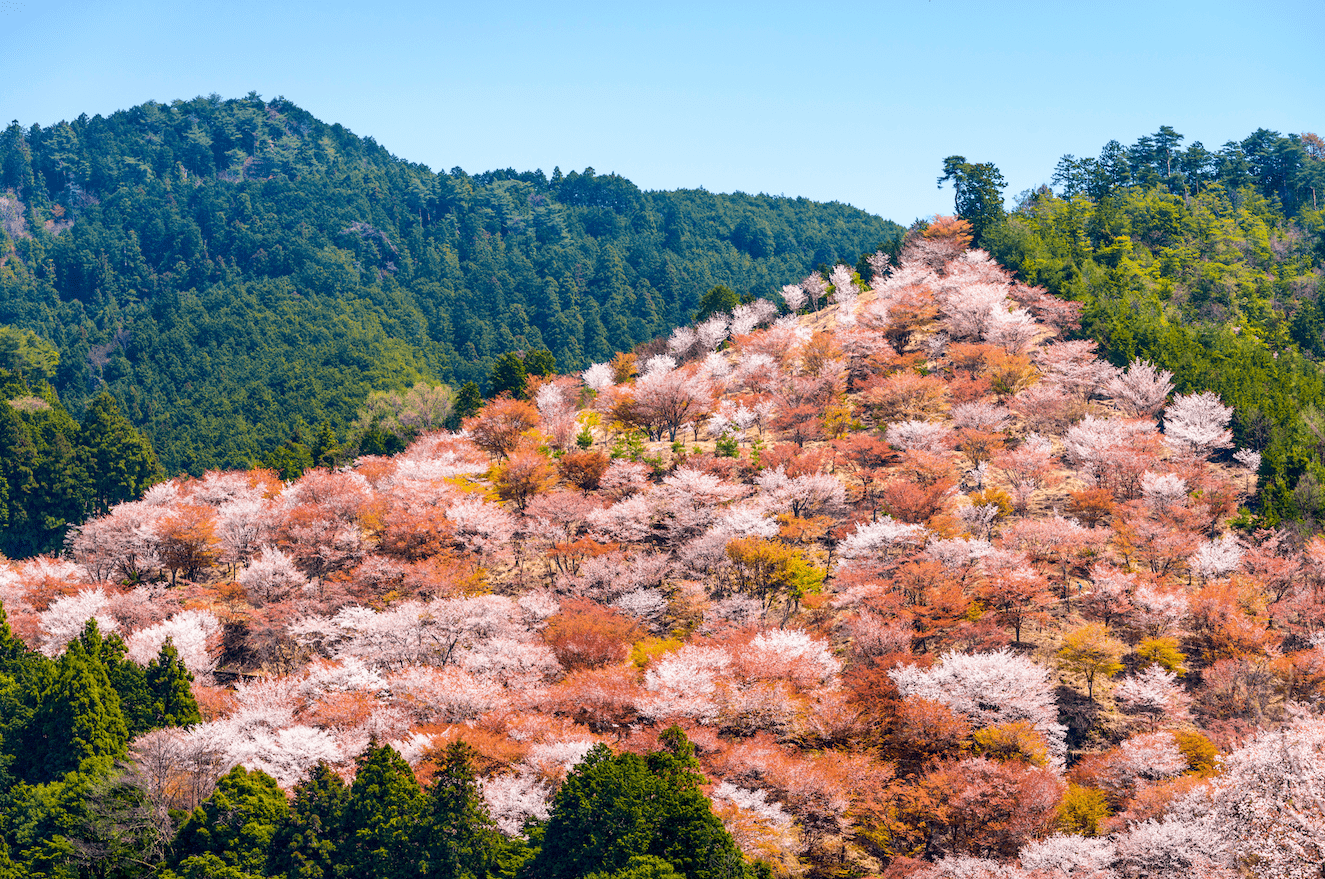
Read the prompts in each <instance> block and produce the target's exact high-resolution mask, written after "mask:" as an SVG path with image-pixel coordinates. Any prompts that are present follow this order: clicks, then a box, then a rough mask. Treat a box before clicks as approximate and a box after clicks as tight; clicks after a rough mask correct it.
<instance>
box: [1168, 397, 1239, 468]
mask: <svg viewBox="0 0 1325 879" xmlns="http://www.w3.org/2000/svg"><path fill="white" fill-rule="evenodd" d="M1232 417H1233V408H1232V407H1231V406H1225V405H1224V404H1223V403H1222V402H1221V401H1220V399H1219V395H1218V394H1216V393H1214V392H1213V391H1206V392H1204V393H1200V394H1185V395H1182V396H1178V397H1174V398H1173V402H1172V403H1171V404H1170V405H1169V407H1168V408H1167V409H1165V410H1164V438H1165V440H1167V441H1168V443H1169V445H1170V446H1172V447H1173V449H1174V450H1175V451H1177V452H1178V453H1179V454H1183V455H1190V456H1192V457H1194V458H1206V457H1209V456H1210V455H1211V454H1212V453H1213V452H1214V451H1215V450H1217V449H1226V448H1228V447H1230V446H1231V445H1233V432H1232V431H1231V430H1229V429H1228V422H1229V421H1230V420H1231V419H1232Z"/></svg>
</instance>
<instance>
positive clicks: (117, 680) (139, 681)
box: [78, 620, 156, 738]
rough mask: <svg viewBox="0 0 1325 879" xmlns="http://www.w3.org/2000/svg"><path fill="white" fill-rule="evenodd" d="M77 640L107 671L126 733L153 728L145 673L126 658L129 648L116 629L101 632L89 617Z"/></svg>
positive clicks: (133, 733) (134, 733) (95, 622)
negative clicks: (126, 728) (117, 698)
mask: <svg viewBox="0 0 1325 879" xmlns="http://www.w3.org/2000/svg"><path fill="white" fill-rule="evenodd" d="M78 640H79V643H81V644H82V645H83V650H84V651H85V652H86V653H87V655H88V656H89V657H94V658H95V659H96V660H97V661H98V662H100V663H101V667H102V668H104V669H105V670H106V678H107V679H108V680H109V681H110V685H111V687H113V688H114V690H115V694H116V695H117V696H119V699H120V712H121V713H122V714H123V715H124V722H125V724H126V725H127V726H128V729H129V736H130V737H131V738H132V737H133V736H136V735H138V734H139V733H144V732H147V731H148V730H149V729H155V728H156V727H155V726H153V725H152V697H151V693H150V692H149V690H148V686H147V675H146V674H145V672H144V669H143V667H142V666H140V665H139V664H138V663H136V662H134V661H133V660H131V659H129V658H128V656H126V654H127V653H128V647H127V646H126V645H125V643H124V639H123V638H121V637H120V636H119V634H118V633H116V632H108V633H106V634H105V635H102V634H101V629H100V627H99V626H97V621H96V620H88V621H87V623H86V624H85V625H84V626H83V631H82V633H81V634H80V635H79V636H78Z"/></svg>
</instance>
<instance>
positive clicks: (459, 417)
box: [452, 382, 483, 422]
mask: <svg viewBox="0 0 1325 879" xmlns="http://www.w3.org/2000/svg"><path fill="white" fill-rule="evenodd" d="M482 408H483V392H482V391H480V390H479V387H478V384H477V383H476V382H465V383H464V384H463V385H461V387H460V393H459V394H457V395H456V398H455V414H454V415H453V416H452V418H453V419H454V420H455V421H457V422H459V421H463V420H464V419H466V418H469V417H470V416H472V415H473V414H474V413H475V412H478V410H480V409H482Z"/></svg>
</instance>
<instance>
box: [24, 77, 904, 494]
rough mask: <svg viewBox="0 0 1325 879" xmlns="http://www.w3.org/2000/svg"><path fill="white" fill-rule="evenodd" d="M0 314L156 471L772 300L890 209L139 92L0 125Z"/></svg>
mask: <svg viewBox="0 0 1325 879" xmlns="http://www.w3.org/2000/svg"><path fill="white" fill-rule="evenodd" d="M0 227H2V230H3V231H0V324H11V325H15V326H18V327H21V328H23V329H25V330H30V331H33V332H35V333H37V334H38V335H40V336H42V337H44V338H46V339H49V340H50V341H51V342H53V343H54V345H55V346H56V347H57V348H58V350H59V353H60V367H59V370H58V374H57V376H56V378H55V382H54V384H55V387H56V388H57V389H58V391H59V393H60V395H61V397H62V398H63V401H64V403H65V405H66V406H68V407H69V409H70V411H71V412H73V413H75V414H78V413H81V411H82V409H83V407H84V406H86V405H87V402H88V401H89V400H90V399H91V398H92V397H94V396H95V395H96V394H97V393H98V392H100V391H101V390H102V389H106V390H109V391H110V392H111V393H112V394H113V395H114V396H115V397H116V398H117V399H118V400H119V401H120V403H121V405H122V406H123V408H124V410H125V411H126V413H127V414H128V415H129V417H130V418H131V419H132V420H133V421H134V422H135V423H136V424H137V425H139V426H140V427H141V428H142V429H143V430H144V431H145V432H146V433H147V435H148V436H149V437H150V439H151V441H152V443H153V444H154V446H155V449H156V451H157V453H158V454H159V455H160V458H161V461H162V463H163V465H164V466H165V468H166V470H167V471H169V472H171V473H175V472H180V471H181V470H187V471H190V472H193V473H195V474H196V473H201V472H202V471H203V470H204V469H206V468H209V467H217V466H243V465H246V464H248V463H250V462H252V461H254V460H257V459H260V458H261V457H262V456H263V454H264V453H265V452H268V451H269V450H271V449H273V448H275V447H277V446H279V445H281V443H283V442H285V441H286V440H287V439H289V437H290V435H291V433H292V431H293V430H295V429H296V427H297V426H299V425H300V424H301V423H302V424H306V425H309V426H316V425H318V424H320V423H322V422H328V423H329V424H330V425H332V427H333V428H335V429H336V430H337V431H341V430H343V428H344V426H345V425H346V424H347V422H348V420H349V419H350V418H351V417H352V416H353V414H354V412H355V411H356V409H358V408H359V406H360V405H362V403H363V402H364V400H365V398H366V397H367V396H368V394H369V392H370V391H372V390H375V389H398V388H403V387H407V386H410V385H412V384H414V383H415V382H416V381H417V380H420V379H426V380H433V381H445V382H453V383H459V382H464V381H468V380H474V381H478V382H480V383H482V382H483V381H484V380H485V378H486V377H487V375H488V372H489V370H490V368H491V365H492V362H493V360H494V359H495V358H496V357H497V356H498V355H501V354H503V353H505V352H509V351H516V350H521V349H539V348H544V347H546V348H548V349H550V350H551V351H552V353H553V354H554V355H555V356H556V359H557V363H558V364H559V366H560V367H561V368H563V369H572V370H573V369H578V368H582V367H583V366H585V365H587V363H588V362H591V361H595V360H605V359H607V358H609V357H610V356H611V355H612V353H613V352H614V351H620V350H628V349H629V348H631V347H632V346H633V345H635V344H637V343H639V342H642V341H646V340H648V339H651V338H653V337H654V336H657V335H659V334H664V333H666V332H667V331H669V330H670V329H671V328H672V327H673V326H675V325H677V324H679V323H683V322H685V321H687V320H688V319H689V317H690V316H691V313H692V312H693V311H694V310H695V307H696V305H697V303H698V301H699V298H700V296H702V295H703V294H704V292H705V291H707V290H709V289H710V288H712V287H713V286H715V285H718V284H724V285H726V286H728V287H730V288H732V289H734V290H735V291H736V292H737V293H738V294H771V293H773V292H774V291H776V290H777V289H778V288H779V287H780V286H781V285H783V284H785V283H788V282H791V281H794V280H796V279H798V278H800V277H802V276H804V275H805V274H806V273H807V272H808V271H810V270H811V269H812V268H813V267H815V266H818V265H821V264H832V263H835V262H839V261H846V262H849V263H855V262H856V261H857V260H858V258H859V257H860V256H861V255H862V254H863V253H866V252H873V251H874V250H875V249H876V248H878V247H880V246H881V245H883V246H887V245H889V243H890V242H891V243H892V244H893V245H894V246H895V243H896V242H897V241H899V240H900V235H901V231H902V230H901V228H900V227H898V226H897V225H895V224H893V223H891V222H888V221H885V220H883V219H880V218H878V217H875V216H872V215H870V214H867V213H865V212H863V211H859V210H856V209H854V208H851V207H848V206H846V205H843V204H838V203H833V204H820V203H815V202H811V201H808V200H806V199H787V198H772V197H769V196H763V195H760V196H750V195H745V194H741V193H736V194H732V195H717V194H713V193H709V192H706V191H704V190H697V191H696V190H691V191H678V192H643V191H641V190H640V189H639V188H638V187H636V186H635V185H634V184H632V183H631V182H630V181H629V180H626V179H625V178H623V177H620V176H617V175H615V174H609V175H599V174H596V173H595V172H594V170H593V169H591V168H590V169H586V170H585V171H583V172H572V173H570V174H567V175H564V176H563V175H562V174H561V172H560V171H554V172H553V174H552V176H551V178H549V177H547V176H546V175H545V174H543V173H542V172H541V171H534V172H521V173H517V172H515V171H512V170H506V171H493V172H488V173H484V174H479V175H470V174H467V173H465V172H464V171H463V170H461V169H459V168H454V169H452V170H451V171H450V172H442V173H434V172H433V171H431V170H429V169H428V168H426V167H423V166H421V165H416V164H411V163H409V162H406V161H403V160H401V159H398V158H395V157H393V156H392V155H390V154H389V153H388V152H387V150H386V149H384V148H383V147H382V146H380V145H378V144H377V143H375V142H374V141H373V140H372V139H371V138H360V137H357V136H355V135H354V134H352V133H351V132H349V131H347V130H346V129H345V128H343V127H342V126H340V125H328V124H325V123H323V122H320V121H319V120H317V119H314V118H313V117H312V116H311V115H309V114H308V113H307V112H305V111H303V110H301V109H300V108H298V107H296V106H294V105H293V104H291V103H290V102H288V101H285V100H283V99H280V98H278V99H276V100H274V101H263V100H261V99H260V98H259V97H258V96H257V95H253V94H251V95H249V96H248V97H247V98H244V99H241V100H221V99H220V98H218V97H216V96H213V97H210V98H197V99H194V100H192V101H187V102H185V101H176V102H174V103H173V104H170V105H164V104H158V103H147V104H144V105H142V106H139V107H135V108H133V109H131V110H126V111H123V112H117V113H114V114H112V115H111V116H110V117H109V118H102V117H100V116H97V117H94V118H87V117H86V116H82V117H79V118H78V119H76V120H73V121H72V122H61V123H59V124H56V125H53V126H51V127H48V128H43V127H41V126H39V125H33V126H32V127H30V128H27V129H24V128H22V127H21V126H19V125H18V124H17V123H15V124H13V125H11V126H9V128H8V129H6V130H5V132H4V134H3V136H0Z"/></svg>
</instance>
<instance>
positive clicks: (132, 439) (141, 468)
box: [78, 391, 165, 513]
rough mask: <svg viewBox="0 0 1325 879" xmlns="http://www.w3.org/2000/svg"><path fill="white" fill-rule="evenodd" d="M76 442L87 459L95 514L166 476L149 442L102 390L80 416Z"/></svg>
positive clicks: (140, 492)
mask: <svg viewBox="0 0 1325 879" xmlns="http://www.w3.org/2000/svg"><path fill="white" fill-rule="evenodd" d="M78 445H79V446H81V447H82V449H83V451H84V454H85V455H86V458H87V463H86V467H87V473H88V478H89V479H90V480H91V483H92V503H93V509H94V511H95V512H97V513H105V512H106V511H107V510H109V509H110V507H111V506H112V505H113V504H117V503H120V502H121V501H127V500H132V499H133V498H135V497H137V496H138V495H140V494H142V493H143V490H144V489H146V488H147V486H149V485H151V484H152V483H153V482H154V481H156V480H158V479H160V478H161V477H162V476H164V475H165V473H164V471H162V469H161V464H160V462H158V461H157V458H156V453H155V452H154V451H152V444H151V443H149V442H148V441H147V438H146V437H144V436H143V435H142V434H141V433H139V432H138V431H137V430H136V429H135V428H134V426H133V425H132V424H131V423H130V422H129V419H127V418H125V417H124V415H123V413H121V412H120V408H119V406H118V405H116V403H115V398H114V397H112V396H111V395H110V394H108V393H106V392H104V391H103V392H102V393H100V394H98V395H97V397H96V399H94V400H93V401H92V404H91V405H90V406H89V407H88V410H87V414H85V415H84V416H83V423H82V426H81V427H80V428H79V430H78Z"/></svg>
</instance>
